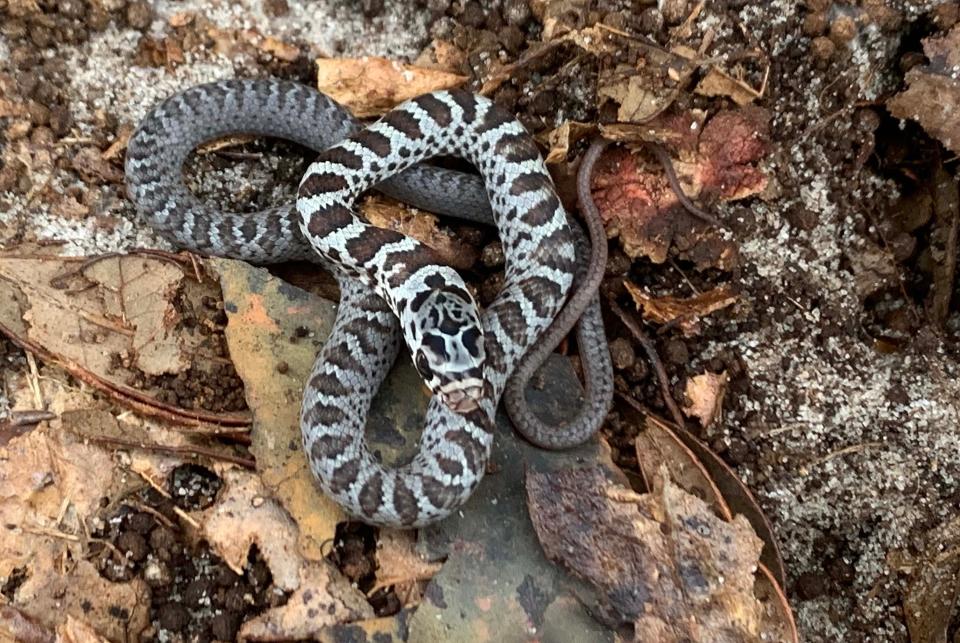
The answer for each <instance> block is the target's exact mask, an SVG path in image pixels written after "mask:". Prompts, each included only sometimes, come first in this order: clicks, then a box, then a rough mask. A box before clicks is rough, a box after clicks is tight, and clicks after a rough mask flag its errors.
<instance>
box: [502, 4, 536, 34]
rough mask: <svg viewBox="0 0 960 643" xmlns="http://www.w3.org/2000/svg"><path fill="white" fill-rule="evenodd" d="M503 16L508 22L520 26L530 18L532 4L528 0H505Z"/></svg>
mask: <svg viewBox="0 0 960 643" xmlns="http://www.w3.org/2000/svg"><path fill="white" fill-rule="evenodd" d="M503 17H504V18H505V19H506V20H507V24H511V25H514V26H517V27H520V26H522V25H523V24H524V23H525V22H527V21H528V20H529V19H530V4H529V3H528V2H527V0H505V2H504V3H503Z"/></svg>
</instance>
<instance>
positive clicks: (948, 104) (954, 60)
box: [887, 24, 960, 153]
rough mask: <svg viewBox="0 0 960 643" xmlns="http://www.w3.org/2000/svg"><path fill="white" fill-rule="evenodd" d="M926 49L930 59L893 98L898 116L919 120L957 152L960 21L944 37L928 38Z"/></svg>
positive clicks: (890, 104)
mask: <svg viewBox="0 0 960 643" xmlns="http://www.w3.org/2000/svg"><path fill="white" fill-rule="evenodd" d="M922 42H923V51H924V53H925V54H926V55H927V58H928V59H929V60H930V63H929V64H928V65H926V66H917V67H914V68H913V69H911V70H910V71H908V72H907V75H906V81H907V89H906V90H905V91H903V92H901V93H899V94H897V95H896V96H894V97H893V98H891V99H890V100H889V101H887V108H888V109H889V110H890V113H891V114H893V115H894V116H896V117H897V118H909V119H912V120H915V121H917V122H918V123H920V125H921V126H922V127H923V129H925V130H926V131H927V133H928V134H930V135H931V136H933V137H934V138H936V139H937V140H939V141H940V142H941V143H943V145H944V147H946V148H947V149H949V150H950V151H952V152H954V153H960V80H958V79H957V75H956V69H957V67H958V66H960V24H957V25H954V27H953V28H952V29H951V30H950V31H949V32H948V33H947V35H946V36H943V37H941V38H924V39H923V41H922Z"/></svg>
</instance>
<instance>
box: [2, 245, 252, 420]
mask: <svg viewBox="0 0 960 643" xmlns="http://www.w3.org/2000/svg"><path fill="white" fill-rule="evenodd" d="M218 299H219V291H218V290H217V288H216V285H215V284H214V283H212V282H211V281H209V280H197V278H196V276H195V272H194V269H193V267H192V265H191V264H190V262H189V261H185V260H183V259H182V258H177V257H173V256H170V255H165V254H164V253H138V254H132V255H126V256H105V257H98V258H94V259H83V258H60V257H9V258H3V259H0V301H4V302H8V303H9V304H10V305H4V306H0V332H4V333H6V334H7V335H8V336H9V337H10V338H11V339H12V340H13V341H15V342H16V343H18V344H20V345H21V346H23V347H24V348H26V349H28V350H30V351H32V352H35V353H37V354H38V355H40V356H42V357H44V358H45V359H48V360H50V361H53V362H55V363H57V364H58V365H60V366H62V367H63V368H65V369H66V370H67V371H69V372H70V373H71V374H72V375H74V376H75V377H77V378H79V379H81V380H82V381H84V382H87V383H89V384H91V385H92V386H95V387H96V388H98V389H100V390H102V391H105V392H106V393H108V394H109V395H111V396H113V397H114V398H115V399H117V400H118V401H119V402H121V403H123V404H126V405H128V406H130V407H132V408H134V409H136V410H138V411H140V412H142V413H146V414H149V415H153V416H159V417H163V418H165V419H172V420H175V421H177V422H181V423H185V424H191V425H197V424H203V423H212V424H217V425H220V426H226V427H229V426H233V427H243V426H245V425H246V424H247V423H248V422H249V416H248V415H247V414H246V413H245V412H242V411H231V410H223V409H224V408H225V407H226V408H230V407H229V406H228V405H229V404H230V403H231V401H232V403H233V408H238V407H239V408H242V404H243V402H242V397H240V395H239V393H238V392H237V391H236V390H233V389H231V388H230V386H231V385H230V383H229V378H230V377H231V376H232V368H230V366H229V362H228V360H227V359H226V355H225V354H224V352H223V346H222V344H221V342H220V335H219V334H218V333H214V332H209V331H211V330H214V329H215V323H214V322H213V321H212V320H213V319H214V318H215V317H216V315H217V314H218V312H217V311H216V310H211V309H210V308H209V307H207V306H205V305H204V303H203V302H204V301H217V300H218ZM204 326H205V328H202V327H204ZM187 375H189V378H188V377H187ZM234 381H235V380H234ZM178 382H179V383H178ZM204 406H209V407H210V410H205V409H204V408H203V407H204ZM218 430H219V429H218Z"/></svg>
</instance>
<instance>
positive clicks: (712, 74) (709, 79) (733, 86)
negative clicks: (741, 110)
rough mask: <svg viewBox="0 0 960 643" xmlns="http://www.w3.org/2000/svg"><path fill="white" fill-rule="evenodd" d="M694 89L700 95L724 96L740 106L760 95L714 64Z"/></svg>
mask: <svg viewBox="0 0 960 643" xmlns="http://www.w3.org/2000/svg"><path fill="white" fill-rule="evenodd" d="M694 91H696V93H698V94H700V95H701V96H726V97H727V98H730V99H732V100H733V102H735V103H736V104H737V105H740V106H741V107H743V106H744V105H749V104H750V103H752V102H753V101H755V100H757V99H758V98H760V96H761V95H762V94H761V92H760V91H759V90H756V89H754V88H753V87H751V86H750V85H748V84H746V83H745V82H743V81H742V80H739V79H737V78H734V77H733V76H731V75H730V74H728V73H727V72H725V71H723V70H722V69H720V68H719V67H717V66H715V65H714V66H713V67H711V68H710V71H708V72H707V75H706V76H704V77H703V78H702V79H701V80H700V82H699V83H697V87H696V89H695V90H694Z"/></svg>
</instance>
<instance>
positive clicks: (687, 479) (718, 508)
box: [635, 419, 733, 520]
mask: <svg viewBox="0 0 960 643" xmlns="http://www.w3.org/2000/svg"><path fill="white" fill-rule="evenodd" d="M635 449H636V452H637V462H638V463H639V465H640V473H641V474H642V475H643V479H644V483H645V484H646V487H647V488H648V489H649V488H652V487H653V483H652V482H651V481H652V480H653V478H654V476H656V475H657V471H659V470H660V467H662V466H665V467H666V468H667V470H668V471H669V473H670V479H671V480H672V481H674V482H675V483H676V484H677V485H678V486H679V487H680V488H681V489H683V490H684V491H686V492H687V493H692V494H694V495H696V496H697V497H698V498H702V499H703V501H704V502H706V503H707V504H709V505H710V506H711V507H712V508H713V510H714V512H715V513H716V514H717V516H719V517H720V518H723V519H724V520H731V519H733V514H732V513H731V512H730V509H729V507H727V503H726V502H724V500H723V495H722V494H721V493H720V490H719V489H718V488H717V486H716V485H715V484H714V482H713V480H711V479H710V474H709V473H707V471H706V469H704V468H703V465H701V464H700V461H699V460H698V459H697V457H696V456H695V455H694V454H693V453H692V452H691V451H690V449H688V448H687V447H686V445H684V444H683V442H681V441H680V439H679V438H678V437H677V436H676V434H675V433H674V432H673V431H671V430H670V429H669V427H667V426H666V425H665V424H661V423H658V422H654V421H651V420H649V419H647V421H646V422H645V423H644V426H643V430H642V431H640V432H639V433H637V439H636V442H635Z"/></svg>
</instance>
